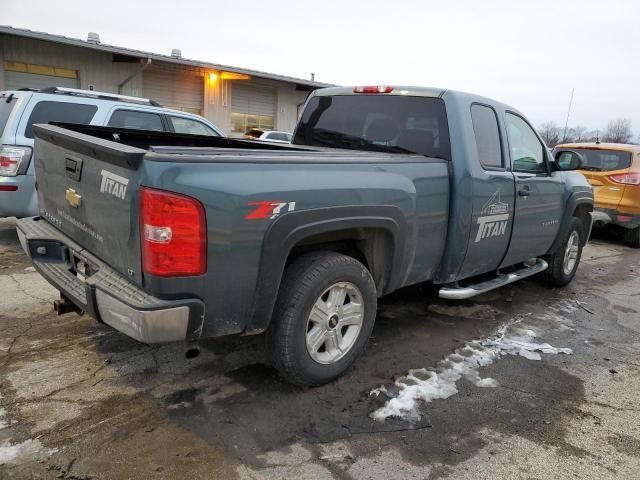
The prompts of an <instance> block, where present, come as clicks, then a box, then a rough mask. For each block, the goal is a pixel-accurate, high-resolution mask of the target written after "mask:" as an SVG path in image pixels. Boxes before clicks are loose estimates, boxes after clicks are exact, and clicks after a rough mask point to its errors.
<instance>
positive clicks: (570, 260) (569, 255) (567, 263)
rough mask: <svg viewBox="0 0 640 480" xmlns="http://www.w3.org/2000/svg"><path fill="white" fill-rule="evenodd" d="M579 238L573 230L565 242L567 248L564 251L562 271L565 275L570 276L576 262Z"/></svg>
mask: <svg viewBox="0 0 640 480" xmlns="http://www.w3.org/2000/svg"><path fill="white" fill-rule="evenodd" d="M579 242H580V237H579V236H578V232H576V231H575V230H574V231H573V232H571V235H570V236H569V240H568V241H567V248H566V249H565V251H564V262H563V270H564V273H565V275H569V274H571V272H572V271H573V269H574V268H575V266H576V262H577V261H578V251H579V249H580V245H579Z"/></svg>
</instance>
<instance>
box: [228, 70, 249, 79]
mask: <svg viewBox="0 0 640 480" xmlns="http://www.w3.org/2000/svg"><path fill="white" fill-rule="evenodd" d="M220 78H221V79H222V80H249V79H250V78H251V77H250V76H249V75H245V74H244V73H234V72H222V73H221V74H220Z"/></svg>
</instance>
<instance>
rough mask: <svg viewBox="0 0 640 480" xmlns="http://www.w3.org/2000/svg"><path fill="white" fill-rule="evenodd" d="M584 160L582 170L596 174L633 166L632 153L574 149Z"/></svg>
mask: <svg viewBox="0 0 640 480" xmlns="http://www.w3.org/2000/svg"><path fill="white" fill-rule="evenodd" d="M572 150H576V151H578V152H580V153H581V154H582V156H583V158H584V161H583V162H582V167H581V170H590V171H594V172H609V171H612V170H624V169H625V168H629V167H630V166H631V153H630V152H623V151H620V150H596V149H589V148H574V149H572Z"/></svg>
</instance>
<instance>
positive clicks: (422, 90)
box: [310, 85, 522, 115]
mask: <svg viewBox="0 0 640 480" xmlns="http://www.w3.org/2000/svg"><path fill="white" fill-rule="evenodd" d="M355 88H359V87H358V86H349V87H329V88H321V89H319V90H315V91H313V92H312V93H311V95H310V97H312V96H323V97H324V96H331V95H397V96H401V95H402V96H404V95H406V96H412V97H430V98H442V97H447V98H455V99H457V100H462V101H467V102H477V103H483V104H487V105H493V106H494V107H499V108H500V109H503V110H509V111H512V112H514V113H517V114H519V115H522V113H521V112H520V111H519V110H518V109H517V108H514V107H512V106H510V105H507V104H505V103H502V102H500V101H498V100H495V99H493V98H488V97H483V96H482V95H477V94H475V93H468V92H461V91H459V90H452V89H447V88H438V87H416V86H411V85H382V88H392V90H391V91H390V92H384V91H383V92H380V93H358V92H355V91H354V89H355Z"/></svg>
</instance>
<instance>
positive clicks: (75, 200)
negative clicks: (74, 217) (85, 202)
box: [64, 188, 82, 208]
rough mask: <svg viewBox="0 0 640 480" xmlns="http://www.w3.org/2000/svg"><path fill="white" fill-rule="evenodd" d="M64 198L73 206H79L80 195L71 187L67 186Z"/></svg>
mask: <svg viewBox="0 0 640 480" xmlns="http://www.w3.org/2000/svg"><path fill="white" fill-rule="evenodd" d="M64 198H66V199H67V203H68V204H69V205H71V206H72V207H73V208H78V207H79V206H80V200H82V197H81V196H80V195H78V194H77V193H76V191H75V190H74V189H73V188H67V191H66V193H65V194H64Z"/></svg>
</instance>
